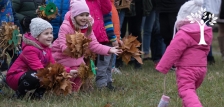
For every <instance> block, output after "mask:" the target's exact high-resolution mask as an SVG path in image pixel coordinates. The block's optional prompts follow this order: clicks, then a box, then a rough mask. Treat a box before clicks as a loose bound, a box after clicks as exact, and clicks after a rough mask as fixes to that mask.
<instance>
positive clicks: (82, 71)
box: [78, 63, 94, 81]
mask: <svg viewBox="0 0 224 107" xmlns="http://www.w3.org/2000/svg"><path fill="white" fill-rule="evenodd" d="M78 75H79V77H80V78H81V79H82V81H85V80H86V79H88V78H93V76H94V75H93V72H92V71H91V68H90V66H87V65H85V64H84V63H82V64H81V65H80V66H79V68H78Z"/></svg>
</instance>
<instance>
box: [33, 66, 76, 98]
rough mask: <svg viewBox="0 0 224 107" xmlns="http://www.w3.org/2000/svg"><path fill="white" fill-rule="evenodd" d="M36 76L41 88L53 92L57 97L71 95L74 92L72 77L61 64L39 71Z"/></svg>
mask: <svg viewBox="0 0 224 107" xmlns="http://www.w3.org/2000/svg"><path fill="white" fill-rule="evenodd" d="M36 76H37V77H38V78H39V79H40V83H41V87H44V88H46V89H47V90H48V91H53V92H54V93H56V94H57V95H59V94H64V95H67V94H70V93H71V92H72V82H71V81H70V79H71V78H72V76H71V75H70V74H69V73H67V72H66V71H65V68H64V66H62V65H61V64H58V63H55V64H49V65H48V66H47V67H45V68H43V69H40V70H38V71H37V74H36Z"/></svg>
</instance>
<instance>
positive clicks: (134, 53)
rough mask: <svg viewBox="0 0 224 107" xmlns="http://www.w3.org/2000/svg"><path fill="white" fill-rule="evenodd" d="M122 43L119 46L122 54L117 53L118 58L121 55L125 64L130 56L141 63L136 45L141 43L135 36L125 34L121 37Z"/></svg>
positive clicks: (138, 45) (140, 53)
mask: <svg viewBox="0 0 224 107" xmlns="http://www.w3.org/2000/svg"><path fill="white" fill-rule="evenodd" d="M122 41H123V45H122V46H121V47H120V48H121V49H122V51H123V53H122V54H120V55H119V58H120V57H122V61H124V62H125V63H126V64H128V62H129V61H130V60H131V57H134V58H135V59H136V60H137V61H138V62H139V63H141V64H143V62H142V59H141V55H142V53H143V52H141V51H140V50H139V49H138V47H140V45H141V43H140V42H139V41H138V40H137V37H135V36H132V35H129V36H125V37H124V38H123V39H122Z"/></svg>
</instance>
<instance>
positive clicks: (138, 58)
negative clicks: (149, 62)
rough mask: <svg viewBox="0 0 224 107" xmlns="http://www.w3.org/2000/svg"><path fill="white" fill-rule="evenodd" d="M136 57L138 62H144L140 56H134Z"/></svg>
mask: <svg viewBox="0 0 224 107" xmlns="http://www.w3.org/2000/svg"><path fill="white" fill-rule="evenodd" d="M134 58H135V59H136V60H137V61H138V63H140V64H143V62H142V58H141V57H140V56H134Z"/></svg>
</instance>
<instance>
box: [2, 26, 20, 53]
mask: <svg viewBox="0 0 224 107" xmlns="http://www.w3.org/2000/svg"><path fill="white" fill-rule="evenodd" d="M21 37H22V35H21V34H19V27H18V26H16V25H14V24H13V23H12V22H2V25H1V26H0V51H1V53H0V57H4V56H5V51H6V50H13V51H14V50H15V51H17V50H19V47H20V44H21V42H20V41H21Z"/></svg>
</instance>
